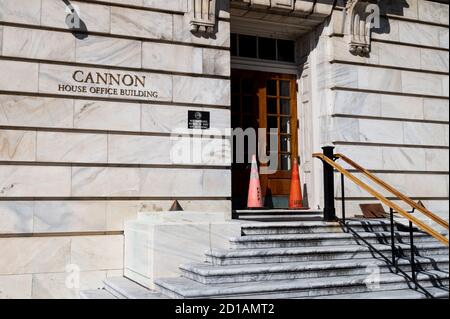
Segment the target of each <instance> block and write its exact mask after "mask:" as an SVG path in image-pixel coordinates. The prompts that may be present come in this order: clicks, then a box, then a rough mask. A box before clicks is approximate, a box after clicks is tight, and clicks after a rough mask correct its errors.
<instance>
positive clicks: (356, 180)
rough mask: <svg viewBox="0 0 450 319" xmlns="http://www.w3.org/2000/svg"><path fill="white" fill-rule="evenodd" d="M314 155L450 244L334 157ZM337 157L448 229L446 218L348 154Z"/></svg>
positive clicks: (435, 236) (336, 156) (414, 222)
mask: <svg viewBox="0 0 450 319" xmlns="http://www.w3.org/2000/svg"><path fill="white" fill-rule="evenodd" d="M313 157H316V158H319V159H320V160H322V161H323V162H325V163H327V164H328V165H330V166H331V167H333V168H334V169H335V170H337V171H338V172H340V173H341V174H342V175H344V176H345V177H347V178H348V179H349V180H351V181H352V182H354V183H355V184H356V185H358V186H359V187H361V188H362V189H364V190H365V191H367V192H368V193H369V194H371V195H372V196H374V197H375V198H377V199H378V200H379V201H380V202H382V203H383V204H385V205H386V206H388V207H390V208H391V209H393V210H394V211H395V212H397V213H398V214H400V215H402V216H403V217H404V218H406V219H408V220H409V221H410V222H412V223H413V224H414V225H416V226H417V227H418V228H420V229H422V230H423V231H425V232H426V233H428V234H430V235H431V236H433V237H434V238H436V239H437V240H439V241H441V242H442V243H444V244H445V245H447V246H448V245H449V241H448V238H447V237H445V236H444V235H442V234H441V233H440V232H439V231H436V230H434V229H433V228H431V227H430V226H428V225H426V224H425V223H424V222H423V221H421V220H420V219H417V218H416V217H414V216H412V215H411V214H410V213H408V212H407V211H406V210H404V209H403V208H401V207H400V206H399V205H397V204H396V203H394V202H393V201H391V200H389V199H387V198H386V197H385V196H383V195H382V194H380V193H379V192H378V191H376V190H375V189H373V188H372V187H370V186H369V185H367V184H366V183H364V182H363V181H362V180H360V179H359V178H357V177H356V176H355V175H353V174H352V173H350V172H349V171H348V170H346V169H345V168H344V167H342V166H341V165H339V164H338V163H336V162H335V161H333V160H332V159H330V158H328V157H327V156H325V155H323V154H321V153H316V154H313ZM335 158H337V159H342V160H344V161H345V162H346V163H348V164H349V165H350V166H352V167H354V168H355V169H356V170H357V171H360V172H361V173H363V174H364V175H365V176H367V177H369V178H370V179H371V180H372V181H373V182H375V183H376V184H378V185H380V186H382V187H383V188H385V189H386V190H388V191H390V192H392V193H393V194H394V195H396V196H397V197H398V198H399V199H400V200H402V201H403V202H405V203H407V204H408V205H410V206H411V207H413V208H415V209H417V210H418V211H419V212H421V213H423V214H424V215H425V216H427V217H429V218H431V219H432V220H434V221H435V222H437V223H439V224H440V225H442V226H444V227H446V228H447V229H448V222H446V221H445V220H443V219H441V218H440V217H439V216H437V215H435V214H433V213H432V212H430V211H429V210H427V209H426V208H424V207H422V206H420V205H418V204H417V203H415V202H414V201H413V200H412V199H411V198H409V197H407V196H406V195H404V194H402V193H401V192H400V191H398V190H396V189H395V188H393V187H392V186H390V185H389V184H387V183H386V182H384V181H382V180H381V179H379V178H378V177H376V176H375V175H373V174H372V173H371V172H370V171H368V170H367V169H364V168H363V167H362V166H360V165H358V164H356V163H355V162H353V161H352V160H350V159H349V158H348V157H346V156H344V155H342V154H337V155H335Z"/></svg>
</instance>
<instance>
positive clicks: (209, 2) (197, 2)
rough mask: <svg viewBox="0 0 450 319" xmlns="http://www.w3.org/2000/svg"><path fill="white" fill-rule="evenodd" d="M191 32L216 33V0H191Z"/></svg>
mask: <svg viewBox="0 0 450 319" xmlns="http://www.w3.org/2000/svg"><path fill="white" fill-rule="evenodd" d="M189 5H190V14H191V22H190V25H191V32H193V33H200V34H204V35H212V34H214V29H215V27H216V0H190V4H189Z"/></svg>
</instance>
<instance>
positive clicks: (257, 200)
mask: <svg viewBox="0 0 450 319" xmlns="http://www.w3.org/2000/svg"><path fill="white" fill-rule="evenodd" d="M247 207H248V208H262V207H263V202H262V195H261V183H260V182H259V174H258V163H257V162H256V155H253V156H252V168H251V171H250V185H249V187H248V199H247Z"/></svg>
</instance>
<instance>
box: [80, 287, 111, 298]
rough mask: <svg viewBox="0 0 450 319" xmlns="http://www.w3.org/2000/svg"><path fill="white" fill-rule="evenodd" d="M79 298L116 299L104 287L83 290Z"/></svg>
mask: <svg viewBox="0 0 450 319" xmlns="http://www.w3.org/2000/svg"><path fill="white" fill-rule="evenodd" d="M80 298H81V299H117V297H115V296H114V295H113V294H111V293H109V292H108V291H106V290H104V289H92V290H84V291H81V292H80Z"/></svg>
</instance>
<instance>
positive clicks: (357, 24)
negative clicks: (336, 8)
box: [344, 0, 380, 56]
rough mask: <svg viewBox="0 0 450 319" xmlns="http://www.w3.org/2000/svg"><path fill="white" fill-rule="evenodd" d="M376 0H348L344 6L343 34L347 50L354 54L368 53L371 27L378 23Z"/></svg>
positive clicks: (365, 54)
mask: <svg viewBox="0 0 450 319" xmlns="http://www.w3.org/2000/svg"><path fill="white" fill-rule="evenodd" d="M376 3H377V1H367V0H348V1H347V5H346V7H345V13H344V15H345V34H346V36H347V37H348V43H349V51H350V52H351V53H352V54H354V55H359V56H368V55H369V53H370V41H371V29H372V27H373V25H374V24H377V23H378V24H379V19H380V16H379V8H378V6H377V4H376Z"/></svg>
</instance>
